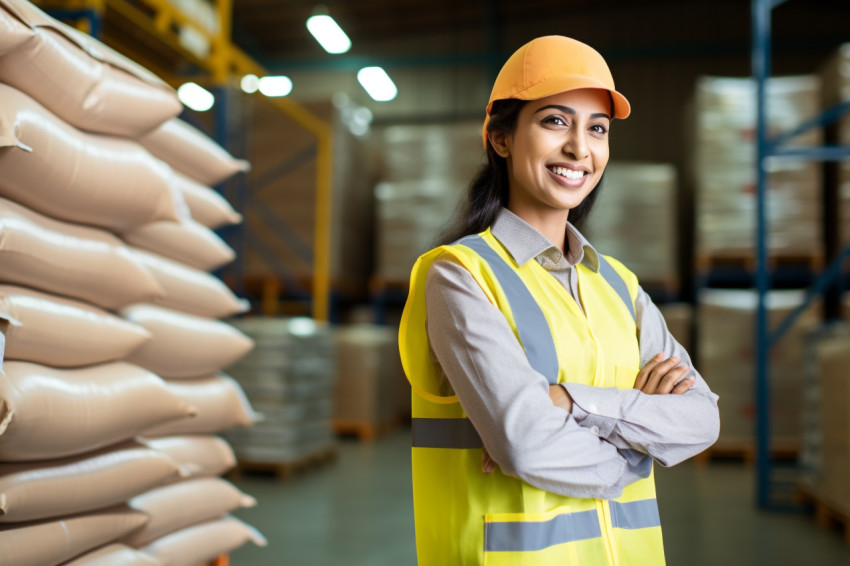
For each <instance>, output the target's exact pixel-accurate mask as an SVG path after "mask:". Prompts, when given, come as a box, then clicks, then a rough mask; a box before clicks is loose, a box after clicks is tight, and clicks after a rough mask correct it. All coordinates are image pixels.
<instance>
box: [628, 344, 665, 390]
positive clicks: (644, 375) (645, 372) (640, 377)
mask: <svg viewBox="0 0 850 566" xmlns="http://www.w3.org/2000/svg"><path fill="white" fill-rule="evenodd" d="M663 360H664V354H662V353H661V352H659V353H657V354H655V356H654V357H653V358H652V359H651V360H649V361H648V362H646V365H645V366H643V368H641V370H640V371H639V372H638V374H637V377H636V378H635V387H634V388H635V389H641V390H642V389H643V386H644V385H646V380H647V379H648V378H649V373H650V372H651V371H652V370H653V369H655V366H657V365H658V364H659V363H660V362H661V361H663Z"/></svg>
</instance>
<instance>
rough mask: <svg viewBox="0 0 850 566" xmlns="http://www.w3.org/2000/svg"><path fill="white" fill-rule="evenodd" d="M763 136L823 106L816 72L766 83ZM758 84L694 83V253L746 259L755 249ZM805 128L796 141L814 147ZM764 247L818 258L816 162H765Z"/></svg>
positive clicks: (816, 136) (814, 133)
mask: <svg viewBox="0 0 850 566" xmlns="http://www.w3.org/2000/svg"><path fill="white" fill-rule="evenodd" d="M767 97H768V99H769V100H770V104H769V106H768V111H769V115H768V117H767V119H768V135H770V136H773V135H776V134H781V133H784V132H786V131H789V130H791V129H793V128H795V127H797V126H799V125H800V124H801V123H802V122H804V121H805V120H808V119H810V118H812V117H814V116H815V115H817V114H818V113H819V111H820V82H819V80H818V78H817V77H814V76H794V77H774V78H771V79H769V81H768V83H767ZM755 101H756V97H755V82H754V81H753V80H752V79H743V78H719V77H703V78H701V79H700V80H699V81H698V83H697V87H696V102H695V108H696V128H695V139H694V152H695V155H694V157H695V159H694V169H695V170H694V175H695V179H694V181H695V188H696V223H697V233H696V253H697V257H698V258H713V257H727V256H729V257H734V258H739V257H743V258H745V259H746V258H751V257H754V253H755V251H754V250H755V203H756V195H755V171H756V169H755V153H756V148H755V130H754V129H755V123H756V108H755ZM821 137H822V136H821V132H820V131H819V130H809V131H808V132H807V133H805V134H802V135H800V136H798V137H797V138H795V139H794V140H793V141H792V142H791V143H793V144H794V145H795V146H816V145H819V144H820V143H821ZM767 167H768V173H769V174H768V195H769V198H768V200H767V218H768V249H769V253H770V255H771V256H774V257H783V256H790V257H802V258H822V257H823V245H822V238H821V216H822V215H821V196H820V195H821V169H820V165H819V164H818V163H816V162H811V161H803V160H796V159H775V160H770V161H768V164H767Z"/></svg>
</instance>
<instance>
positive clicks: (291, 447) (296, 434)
mask: <svg viewBox="0 0 850 566" xmlns="http://www.w3.org/2000/svg"><path fill="white" fill-rule="evenodd" d="M235 324H236V326H237V327H238V328H239V329H240V330H242V331H243V332H245V333H246V334H247V335H249V336H250V337H251V338H252V339H253V340H254V341H255V344H256V345H255V348H254V350H253V351H252V352H251V353H250V354H248V355H247V356H245V357H244V358H243V359H242V360H241V361H240V362H239V363H237V364H236V365H234V366H232V367H231V368H230V369H229V370H228V372H229V373H230V375H232V376H233V377H234V378H235V379H236V380H238V381H239V383H240V384H241V385H242V388H243V389H244V390H245V393H246V395H247V396H248V399H249V400H250V401H251V404H252V405H253V407H254V408H255V409H256V410H257V411H259V412H260V413H261V414H262V415H263V419H262V420H261V421H260V422H258V423H256V424H255V425H254V426H252V427H250V428H246V429H234V430H231V431H228V432H227V433H226V434H225V436H226V438H227V439H228V440H229V441H230V442H231V444H232V445H233V449H234V451H235V453H236V455H237V458H239V459H240V460H243V461H246V462H252V463H295V462H299V461H301V460H302V459H305V458H308V457H310V456H313V455H318V454H323V453H326V452H327V451H328V450H330V449H331V447H332V446H333V433H332V430H331V416H332V412H333V391H334V372H335V367H334V357H335V353H334V347H333V337H332V335H331V331H330V329H328V328H327V327H324V326H319V325H317V324H316V323H315V322H314V321H313V320H311V319H307V318H292V319H284V318H250V319H243V320H240V321H236V323H235Z"/></svg>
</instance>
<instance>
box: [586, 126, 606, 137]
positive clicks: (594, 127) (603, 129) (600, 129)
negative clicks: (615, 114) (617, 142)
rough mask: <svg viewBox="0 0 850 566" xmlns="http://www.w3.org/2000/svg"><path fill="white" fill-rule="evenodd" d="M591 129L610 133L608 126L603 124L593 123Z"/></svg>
mask: <svg viewBox="0 0 850 566" xmlns="http://www.w3.org/2000/svg"><path fill="white" fill-rule="evenodd" d="M590 130H591V131H592V132H594V133H596V134H601V135H604V134H606V133H608V128H606V127H605V126H604V125H603V124H593V125H592V126H590Z"/></svg>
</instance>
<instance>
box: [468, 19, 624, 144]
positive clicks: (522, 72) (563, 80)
mask: <svg viewBox="0 0 850 566" xmlns="http://www.w3.org/2000/svg"><path fill="white" fill-rule="evenodd" d="M580 88H598V89H603V90H607V91H608V92H609V93H611V98H612V100H613V102H614V116H613V117H614V118H626V117H627V116H628V115H629V112H631V106H630V105H629V101H628V100H626V97H625V96H623V95H622V94H620V93H619V92H617V91H616V89H615V88H614V78H613V77H612V76H611V71H610V70H609V69H608V64H607V63H606V62H605V59H603V58H602V55H600V54H599V52H598V51H596V50H595V49H593V48H592V47H590V46H589V45H586V44H584V43H582V42H580V41H576V40H575V39H571V38H569V37H564V36H562V35H547V36H544V37H538V38H537V39H532V40H531V41H529V42H528V43H526V44H525V45H523V46H522V47H520V48H519V49H517V50H516V51H515V52H514V54H513V55H511V56H510V58H509V59H508V60H507V62H506V63H505V65H504V66H503V67H502V70H501V71H499V76H498V77H496V82H495V83H494V84H493V91H492V92H491V93H490V101H489V102H488V103H487V116H486V117H485V118H484V130H483V136H484V147H485V148H486V147H487V122H488V120H489V119H490V111H491V110H492V109H493V102H494V101H496V100H503V99H506V98H518V99H520V100H537V99H539V98H545V97H547V96H551V95H553V94H558V93H561V92H567V91H569V90H577V89H580Z"/></svg>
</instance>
